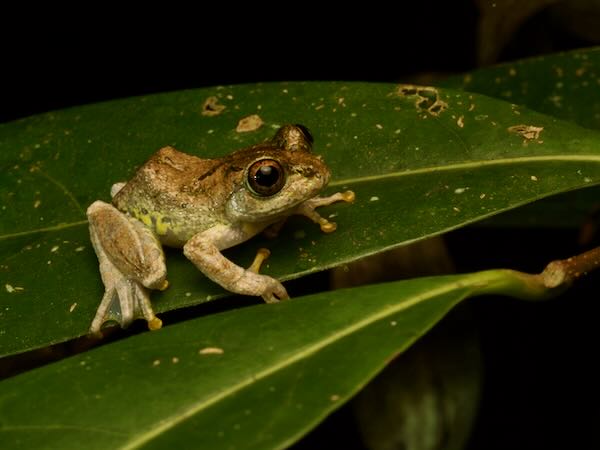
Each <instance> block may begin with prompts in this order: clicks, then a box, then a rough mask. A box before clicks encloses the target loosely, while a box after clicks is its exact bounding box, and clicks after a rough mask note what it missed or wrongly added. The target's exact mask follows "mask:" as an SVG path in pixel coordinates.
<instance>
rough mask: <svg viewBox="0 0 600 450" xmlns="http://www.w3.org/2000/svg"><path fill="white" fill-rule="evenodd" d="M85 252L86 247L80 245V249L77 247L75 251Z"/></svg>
mask: <svg viewBox="0 0 600 450" xmlns="http://www.w3.org/2000/svg"><path fill="white" fill-rule="evenodd" d="M84 250H85V247H84V246H83V245H80V246H79V247H77V248H76V249H75V251H76V252H82V251H84Z"/></svg>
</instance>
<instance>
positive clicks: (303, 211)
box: [295, 191, 356, 233]
mask: <svg viewBox="0 0 600 450" xmlns="http://www.w3.org/2000/svg"><path fill="white" fill-rule="evenodd" d="M355 198H356V196H355V195H354V192H352V191H346V192H336V193H335V194H333V195H330V196H329V197H314V198H311V199H309V200H306V201H305V202H303V203H301V204H300V206H298V209H296V212H295V213H296V214H300V215H302V216H306V217H308V218H309V219H310V220H312V221H313V222H314V223H318V224H319V225H320V227H321V231H322V232H324V233H332V232H333V231H335V230H336V228H337V225H336V223H335V222H330V221H329V220H327V219H326V218H325V217H321V215H320V214H319V213H318V212H317V211H315V209H316V208H318V207H320V206H327V205H331V204H332V203H335V202H347V203H352V202H353V201H354V199H355Z"/></svg>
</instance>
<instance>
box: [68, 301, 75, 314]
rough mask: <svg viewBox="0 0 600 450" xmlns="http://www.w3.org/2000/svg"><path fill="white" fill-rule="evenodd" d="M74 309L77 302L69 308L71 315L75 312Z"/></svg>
mask: <svg viewBox="0 0 600 450" xmlns="http://www.w3.org/2000/svg"><path fill="white" fill-rule="evenodd" d="M75 308H77V302H75V303H73V304H72V305H71V307H70V308H69V312H70V313H72V312H73V311H75Z"/></svg>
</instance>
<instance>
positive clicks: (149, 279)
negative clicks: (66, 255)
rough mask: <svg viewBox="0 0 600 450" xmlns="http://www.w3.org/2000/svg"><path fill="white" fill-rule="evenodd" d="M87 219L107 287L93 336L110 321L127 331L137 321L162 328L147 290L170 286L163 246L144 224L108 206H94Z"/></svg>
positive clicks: (101, 203) (90, 208) (92, 331)
mask: <svg viewBox="0 0 600 450" xmlns="http://www.w3.org/2000/svg"><path fill="white" fill-rule="evenodd" d="M87 216H88V221H89V226H90V237H91V241H92V245H93V246H94V250H95V251H96V255H97V256H98V261H99V263H100V275H101V276H102V281H103V282H104V287H105V292H104V296H103V298H102V301H101V303H100V306H99V307H98V310H97V312H96V316H95V317H94V320H93V321H92V325H91V326H90V333H94V334H95V333H98V332H99V331H100V329H101V328H102V325H103V324H104V323H105V322H107V321H116V322H118V323H119V324H120V325H121V327H123V328H125V327H127V326H128V325H129V324H131V322H133V320H135V319H137V318H144V319H146V321H147V322H148V327H149V328H150V329H158V328H160V327H161V325H162V322H161V320H160V319H159V318H157V317H156V316H155V315H154V311H153V310H152V305H151V304H150V298H149V295H148V290H147V289H161V290H162V289H165V288H166V287H167V286H168V282H167V280H166V276H167V268H166V265H165V256H164V253H163V251H162V247H161V245H160V243H159V242H158V240H157V239H156V237H155V236H154V234H152V231H151V230H150V229H149V228H147V227H146V226H145V225H144V224H142V223H141V222H139V221H138V220H136V219H134V218H133V217H130V216H128V215H126V214H124V213H122V212H120V211H119V210H118V209H116V208H115V207H114V206H112V205H109V204H108V203H104V202H101V201H96V202H94V203H92V204H91V205H90V207H89V208H88V210H87Z"/></svg>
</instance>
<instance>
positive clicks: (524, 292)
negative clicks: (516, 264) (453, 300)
mask: <svg viewBox="0 0 600 450" xmlns="http://www.w3.org/2000/svg"><path fill="white" fill-rule="evenodd" d="M599 267H600V247H596V248H594V249H592V250H589V251H587V252H584V253H581V254H579V255H576V256H572V257H570V258H567V259H561V260H556V261H552V262H550V263H549V264H548V265H547V266H546V268H545V269H544V270H543V271H542V273H539V274H528V273H524V272H518V271H516V270H510V269H497V270H486V271H483V272H479V273H476V274H474V277H475V283H474V287H475V292H474V294H504V295H509V296H511V297H516V298H520V299H523V300H533V301H541V300H548V299H550V298H553V297H556V296H557V295H559V294H561V293H562V292H564V291H565V290H566V289H567V288H568V287H569V286H571V284H572V283H573V282H574V281H575V280H576V279H577V278H579V277H580V276H582V275H585V274H587V273H589V272H591V271H592V270H594V269H598V268H599Z"/></svg>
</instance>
